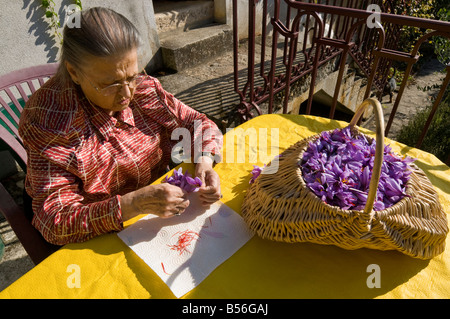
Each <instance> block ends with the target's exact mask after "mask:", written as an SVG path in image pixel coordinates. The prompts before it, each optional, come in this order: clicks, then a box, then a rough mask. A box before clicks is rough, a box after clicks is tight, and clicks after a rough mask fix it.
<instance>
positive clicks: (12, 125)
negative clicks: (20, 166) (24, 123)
mask: <svg viewBox="0 0 450 319" xmlns="http://www.w3.org/2000/svg"><path fill="white" fill-rule="evenodd" d="M57 68H58V63H50V64H45V65H38V66H33V67H29V68H25V69H21V70H17V71H13V72H11V73H8V74H6V75H3V76H1V77H0V104H1V107H0V124H1V125H0V136H1V138H2V140H3V141H4V142H5V143H6V144H7V145H8V146H9V147H10V148H11V150H12V151H13V152H14V153H15V154H16V155H17V156H18V157H19V158H20V159H21V160H22V161H23V162H24V164H26V162H27V154H26V152H25V150H24V149H23V146H22V144H21V143H22V139H21V138H20V136H19V134H18V131H17V129H18V126H19V118H20V114H21V113H22V110H23V106H24V105H25V103H26V102H27V101H28V98H29V96H30V95H31V94H33V93H34V92H36V90H37V89H39V88H40V87H41V86H42V85H43V84H44V83H45V80H46V79H48V78H50V77H51V76H52V75H54V74H55V73H56V70H57Z"/></svg>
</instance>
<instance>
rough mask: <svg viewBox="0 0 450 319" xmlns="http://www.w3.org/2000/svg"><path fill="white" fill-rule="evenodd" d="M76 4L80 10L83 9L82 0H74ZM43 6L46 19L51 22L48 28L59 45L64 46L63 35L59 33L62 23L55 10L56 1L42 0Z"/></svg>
mask: <svg viewBox="0 0 450 319" xmlns="http://www.w3.org/2000/svg"><path fill="white" fill-rule="evenodd" d="M74 3H75V4H76V5H77V6H78V7H80V10H81V9H82V8H83V6H82V4H81V0H74ZM41 5H42V7H43V8H44V10H45V17H46V18H47V19H48V20H49V21H48V27H49V29H51V30H52V32H53V34H52V36H53V37H55V38H56V39H58V40H59V43H60V44H62V34H61V32H59V29H60V28H61V23H60V22H59V20H60V19H59V15H58V13H57V12H56V10H55V6H56V4H55V1H53V0H41Z"/></svg>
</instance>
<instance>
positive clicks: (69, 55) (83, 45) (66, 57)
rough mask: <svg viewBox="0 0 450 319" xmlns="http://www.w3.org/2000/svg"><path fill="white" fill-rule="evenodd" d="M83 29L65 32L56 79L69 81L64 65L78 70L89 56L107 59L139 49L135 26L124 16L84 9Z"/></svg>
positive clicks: (65, 30) (71, 29)
mask: <svg viewBox="0 0 450 319" xmlns="http://www.w3.org/2000/svg"><path fill="white" fill-rule="evenodd" d="M80 19H81V21H80V27H79V28H77V27H69V26H68V25H67V24H66V25H65V26H64V30H63V43H62V47H61V58H60V65H59V69H58V72H57V76H59V77H60V78H61V80H62V81H69V80H70V76H69V73H68V71H67V68H66V65H65V62H69V63H70V64H71V65H72V66H74V67H75V68H78V69H79V68H81V67H82V66H83V65H84V62H85V58H86V57H87V56H94V57H108V56H114V55H120V54H124V53H127V52H129V51H130V50H133V49H139V47H140V45H141V37H140V35H139V31H138V30H137V29H136V27H135V26H134V25H133V24H132V23H131V22H130V21H129V20H128V19H127V18H125V17H124V16H123V15H121V14H120V13H117V12H115V11H113V10H111V9H107V8H102V7H95V8H91V9H88V10H83V11H82V12H81V17H80Z"/></svg>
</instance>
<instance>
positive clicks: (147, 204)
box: [120, 183, 189, 220]
mask: <svg viewBox="0 0 450 319" xmlns="http://www.w3.org/2000/svg"><path fill="white" fill-rule="evenodd" d="M185 195H186V194H185V192H183V190H182V189H181V188H180V187H178V186H174V185H170V184H168V183H162V184H158V185H149V186H146V187H143V188H141V189H138V190H136V191H134V192H130V193H128V194H126V195H123V196H121V198H120V206H121V208H122V220H127V219H130V218H133V217H135V216H137V215H139V214H154V215H157V216H159V217H162V218H169V217H173V216H176V215H177V214H182V213H183V212H184V210H185V209H186V208H187V207H188V206H189V200H187V199H186V197H185Z"/></svg>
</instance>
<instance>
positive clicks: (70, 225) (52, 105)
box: [19, 8, 221, 245]
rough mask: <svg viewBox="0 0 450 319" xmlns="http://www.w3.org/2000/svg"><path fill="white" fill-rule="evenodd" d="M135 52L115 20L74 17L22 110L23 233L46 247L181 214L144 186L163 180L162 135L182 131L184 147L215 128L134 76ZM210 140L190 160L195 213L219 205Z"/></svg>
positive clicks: (167, 198)
mask: <svg viewBox="0 0 450 319" xmlns="http://www.w3.org/2000/svg"><path fill="white" fill-rule="evenodd" d="M139 43H140V38H139V33H138V31H137V30H136V28H135V27H134V26H133V24H132V23H131V22H130V21H128V20H127V19H126V18H125V17H123V16H122V15H120V14H118V13H116V12H114V11H112V10H109V9H105V8H92V9H89V10H86V11H83V12H82V13H81V27H80V28H68V27H67V26H66V27H65V28H64V34H63V46H62V55H61V61H60V67H59V70H58V72H57V74H56V75H55V76H54V77H52V78H51V79H50V80H49V81H47V82H46V83H45V85H43V87H42V88H41V89H40V90H39V91H37V92H36V93H35V94H33V96H32V97H31V98H30V100H29V101H28V102H27V105H26V106H25V109H24V111H23V113H22V116H21V122H20V127H19V132H20V135H21V137H22V138H23V141H24V145H25V148H26V150H27V153H28V163H27V168H28V170H27V177H26V182H25V189H26V193H27V194H28V195H29V197H30V198H31V203H32V204H31V206H32V212H33V216H32V223H33V225H34V226H35V227H36V228H37V229H38V230H39V231H40V232H41V233H42V235H43V236H44V238H45V239H46V240H47V241H48V242H50V243H53V244H57V245H63V244H66V243H70V242H81V241H85V240H88V239H90V238H93V237H95V236H98V235H101V234H104V233H108V232H111V231H120V230H121V229H122V228H123V224H122V223H123V221H125V220H127V219H130V218H132V217H134V216H136V215H138V214H155V215H158V216H160V217H163V218H169V217H172V216H176V215H179V214H181V213H183V212H184V210H185V209H186V207H187V206H188V205H189V201H188V200H187V199H186V197H185V192H183V190H182V189H181V188H179V187H178V186H174V185H170V184H168V183H161V184H157V185H149V184H150V183H152V181H154V180H155V179H156V178H158V177H160V176H161V175H162V174H163V173H165V172H166V171H167V166H168V164H169V162H170V158H171V149H172V146H173V144H174V143H175V142H174V141H172V140H171V133H172V131H174V130H175V129H177V128H186V129H188V130H189V131H190V133H191V136H192V139H193V141H192V144H194V138H196V137H197V136H203V133H204V132H205V130H209V131H210V132H211V129H212V130H215V131H217V127H216V126H215V124H214V123H213V122H212V121H210V120H208V119H207V117H206V116H205V115H204V114H201V113H199V112H197V111H195V110H193V109H191V108H189V107H187V106H186V105H184V104H183V103H181V102H180V101H178V100H177V99H176V98H174V97H173V96H172V95H171V94H169V93H167V92H166V91H164V89H163V88H162V87H161V84H160V83H159V82H158V80H156V79H155V78H152V77H150V76H147V75H145V74H141V73H140V70H139V68H138V61H137V52H138V49H139ZM194 121H196V123H199V122H198V121H201V122H200V123H201V124H202V125H198V124H197V125H194ZM217 132H218V131H217ZM219 136H220V133H219V132H218V133H217V135H216V136H214V135H213V136H211V138H210V139H208V140H203V142H202V153H200V154H201V155H202V156H200V157H199V158H195V163H196V166H195V175H196V176H197V177H199V178H200V179H201V180H202V182H203V185H202V187H201V188H200V189H199V196H200V199H201V201H202V202H203V204H204V205H210V204H212V203H213V202H215V201H217V200H218V199H219V198H220V196H221V194H220V183H219V177H218V175H217V173H216V172H215V171H214V170H213V159H214V158H213V156H211V155H218V156H220V155H219V154H218V153H219V152H218V150H219V149H220V146H221V145H220V137H219Z"/></svg>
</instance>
